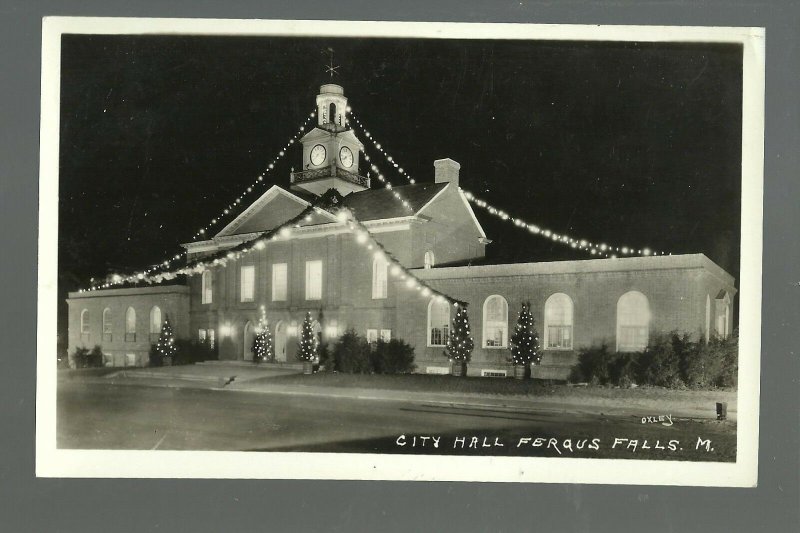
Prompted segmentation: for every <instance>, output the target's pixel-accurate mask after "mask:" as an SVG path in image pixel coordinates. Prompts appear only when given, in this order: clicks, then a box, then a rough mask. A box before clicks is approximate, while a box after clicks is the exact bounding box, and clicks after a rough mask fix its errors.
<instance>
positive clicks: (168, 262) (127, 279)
mask: <svg viewBox="0 0 800 533" xmlns="http://www.w3.org/2000/svg"><path fill="white" fill-rule="evenodd" d="M316 115H317V113H316V111H312V112H311V113H309V115H308V116H307V117H306V119H305V120H304V121H303V123H302V124H301V125H300V127H299V128H298V129H297V131H296V132H295V133H294V135H292V137H291V138H290V139H289V140H288V141H287V142H286V143H285V145H284V146H283V148H282V149H281V150H279V151H278V153H277V154H276V156H275V157H274V158H273V159H272V161H270V163H269V164H268V165H267V167H266V168H265V169H264V171H263V172H261V173H260V174H259V175H258V176H257V177H256V179H255V180H254V181H253V183H252V184H250V185H248V187H247V188H246V189H245V190H244V192H242V194H240V195H239V196H238V197H237V198H236V199H235V200H234V201H233V202H231V203H230V204H229V205H228V206H227V207H226V208H225V209H223V210H222V211H221V212H220V214H219V215H217V216H216V217H214V218H212V219H211V220H210V221H209V222H208V224H206V225H205V226H203V227H202V228H200V229H199V230H198V231H197V232H196V233H195V234H194V235H193V236H192V240H193V241H194V240H197V239H198V238H200V237H202V236H205V234H206V233H207V232H208V231H209V230H210V229H211V228H212V227H214V226H216V225H217V224H219V223H220V222H221V221H222V220H224V218H225V216H226V215H229V214H230V213H232V212H234V211H235V209H236V207H237V206H238V205H239V204H241V203H242V200H243V199H244V198H245V197H246V196H247V195H248V194H250V193H252V192H253V191H254V190H255V188H256V186H257V185H258V184H259V183H261V182H263V181H264V179H265V178H266V177H267V175H268V174H269V172H270V171H272V170H273V169H274V168H275V165H276V164H277V162H278V161H280V159H281V158H283V157H284V156H285V155H286V153H287V152H288V150H289V148H290V147H291V146H292V145H294V143H295V142H297V141H298V140H299V138H300V137H301V136H302V135H303V132H305V130H306V127H307V126H308V122H309V121H310V120H312V119H313V118H314V117H316ZM186 254H187V251H186V250H183V251H181V252H178V253H177V254H175V255H174V256H172V257H170V258H168V259H165V260H164V261H161V262H159V263H154V264H152V265H149V266H148V267H147V268H145V269H143V270H141V271H140V272H136V273H134V274H131V275H128V276H123V275H121V274H113V275H111V276H109V277H108V279H107V280H106V281H105V282H103V283H98V284H93V285H91V286H90V287H89V289H85V290H98V289H108V288H111V287H113V286H116V285H121V284H124V283H135V282H136V281H142V280H145V279H146V278H149V277H150V275H151V274H153V273H154V272H157V271H160V270H162V269H165V268H169V267H170V266H172V264H173V263H174V262H176V261H179V260H181V259H182V258H183V257H185V256H186ZM91 281H93V280H90V282H91ZM81 292H82V291H81Z"/></svg>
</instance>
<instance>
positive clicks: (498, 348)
mask: <svg viewBox="0 0 800 533" xmlns="http://www.w3.org/2000/svg"><path fill="white" fill-rule="evenodd" d="M483 349H484V350H508V346H484V347H483Z"/></svg>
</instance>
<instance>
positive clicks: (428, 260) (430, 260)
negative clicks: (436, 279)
mask: <svg viewBox="0 0 800 533" xmlns="http://www.w3.org/2000/svg"><path fill="white" fill-rule="evenodd" d="M424 263H425V268H432V267H434V266H436V259H435V258H434V256H433V252H432V251H431V250H428V251H427V252H425V259H424Z"/></svg>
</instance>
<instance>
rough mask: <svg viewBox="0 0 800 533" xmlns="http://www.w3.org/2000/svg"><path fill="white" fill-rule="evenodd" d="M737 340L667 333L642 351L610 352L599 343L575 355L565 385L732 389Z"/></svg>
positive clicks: (734, 376)
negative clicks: (568, 378) (596, 346)
mask: <svg viewBox="0 0 800 533" xmlns="http://www.w3.org/2000/svg"><path fill="white" fill-rule="evenodd" d="M738 340H739V339H738V336H737V335H736V334H734V335H732V336H730V337H728V338H727V339H719V338H714V339H711V340H710V341H709V342H708V343H706V342H705V341H699V342H698V341H692V340H691V339H690V338H689V336H688V335H685V334H684V335H679V334H677V333H671V334H669V335H660V336H657V337H656V338H655V339H653V340H652V342H651V343H650V345H649V346H648V347H647V349H646V350H644V351H643V352H612V351H610V350H609V348H608V346H607V345H605V344H604V345H602V346H600V347H599V348H588V349H584V350H581V351H580V352H579V353H578V364H577V365H576V366H575V367H574V368H573V370H572V374H571V376H570V381H572V382H573V383H576V382H589V383H592V384H594V385H615V386H619V387H630V386H632V385H653V386H659V387H669V388H685V387H690V388H709V387H735V386H736V373H737V370H738V352H739V342H738Z"/></svg>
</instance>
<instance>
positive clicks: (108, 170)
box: [59, 35, 742, 296]
mask: <svg viewBox="0 0 800 533" xmlns="http://www.w3.org/2000/svg"><path fill="white" fill-rule="evenodd" d="M328 47H332V48H333V49H334V50H335V56H334V62H335V63H336V64H338V65H340V68H339V69H338V72H339V73H340V74H339V75H337V76H336V77H334V79H333V80H332V81H333V82H334V83H338V84H340V85H342V86H343V87H344V89H345V95H346V96H347V97H348V98H349V103H350V105H351V106H352V108H353V111H354V112H355V113H356V115H357V116H358V118H359V119H360V120H361V121H362V122H363V123H364V124H365V125H366V127H367V129H368V130H369V131H370V133H372V134H373V135H374V136H375V138H376V139H377V141H378V142H380V143H381V144H382V145H383V147H384V148H385V149H387V150H388V152H389V153H390V154H391V155H392V156H393V157H394V158H395V160H396V161H397V162H399V163H400V165H401V166H403V167H404V168H405V169H406V170H407V171H408V172H409V174H411V175H412V176H414V177H415V178H416V179H417V181H418V182H426V181H432V180H433V161H434V159H439V158H443V157H450V158H452V159H455V160H456V161H458V162H460V163H461V185H462V187H464V188H465V189H466V190H469V191H471V192H473V193H475V194H476V195H477V196H479V197H481V198H482V199H484V200H487V201H488V202H490V203H491V204H493V205H495V206H496V207H498V208H501V209H504V210H505V211H507V212H508V213H509V214H510V215H512V216H518V217H520V218H522V219H524V220H526V221H527V222H530V223H534V224H538V225H540V226H542V227H547V228H550V229H551V230H553V231H554V232H558V233H567V234H569V235H570V236H572V237H577V238H587V239H589V240H593V241H595V242H607V243H609V244H613V245H629V246H634V247H637V248H642V247H645V246H647V247H650V248H652V249H656V250H665V251H669V252H672V253H696V252H702V253H704V254H706V255H707V256H709V257H710V258H711V259H712V260H713V261H715V262H717V263H718V264H719V265H720V266H722V267H723V268H724V269H726V270H727V271H728V272H730V273H731V274H732V275H734V276H737V277H738V270H739V268H738V263H739V224H740V190H741V189H740V180H741V172H740V167H741V91H742V80H741V77H742V67H741V63H742V52H741V48H740V47H739V46H738V45H721V44H705V43H697V44H648V43H582V42H553V41H549V42H547V41H539V42H535V41H469V40H460V41H446V40H399V39H336V38H325V39H317V38H314V39H311V38H272V37H270V38H252V37H195V36H191V37H187V36H181V37H175V36H86V35H67V36H64V38H63V43H62V67H61V73H62V82H61V83H62V93H61V109H62V111H61V144H60V150H61V152H60V178H59V187H60V190H59V196H60V210H59V232H60V233H59V289H60V295H61V296H66V295H65V294H64V293H65V291H67V290H75V289H77V288H79V287H85V286H87V285H88V284H89V278H90V277H95V278H98V279H99V278H103V277H104V276H106V275H107V274H109V273H112V272H123V273H125V272H131V271H135V270H137V269H141V268H143V267H145V266H147V265H149V264H151V263H155V262H159V261H161V260H163V259H164V258H166V257H169V256H172V255H174V254H175V253H177V252H178V251H180V248H179V247H178V244H179V243H181V242H187V241H189V240H191V237H192V235H193V234H194V233H195V232H196V231H197V230H198V229H199V228H200V227H202V226H204V225H206V224H207V223H208V222H209V220H210V219H211V218H212V217H214V216H216V215H217V214H218V213H219V212H220V211H221V210H222V209H223V208H224V207H225V206H226V205H228V204H229V203H230V202H231V201H232V200H233V199H235V198H236V197H237V196H238V195H239V194H241V193H242V192H243V191H244V189H245V188H246V187H247V186H248V185H249V184H251V183H252V182H253V180H254V179H255V177H256V176H258V174H259V173H261V172H262V171H263V170H264V169H265V168H266V165H267V164H268V163H269V162H270V161H271V160H272V159H273V158H274V156H275V155H276V153H277V152H278V150H280V149H281V148H282V147H283V146H284V145H285V144H286V142H287V141H288V140H289V138H291V136H292V134H293V133H294V132H295V131H296V130H297V128H298V127H299V125H300V124H301V123H302V121H303V120H304V119H305V118H306V117H307V116H308V114H309V113H310V112H311V111H312V110H313V109H314V107H315V100H314V99H315V96H316V94H317V92H318V89H319V85H320V84H321V83H327V82H330V81H331V78H330V77H329V76H328V75H326V74H325V72H324V70H325V69H324V65H325V64H326V63H327V61H328V56H327V55H326V54H324V53H323V50H325V49H326V48H328ZM361 140H362V142H364V144H365V145H366V147H367V152H368V153H369V154H370V155H371V156H376V157H374V161H375V162H376V163H377V164H378V166H379V167H381V169H382V170H384V171H385V173H386V175H387V177H388V178H389V179H390V180H391V181H392V182H393V183H394V184H396V185H400V184H405V181H404V180H403V178H402V177H401V176H399V175H396V174H393V173H391V172H388V170H389V165H388V164H387V163H385V161H383V160H382V158H381V157H380V155H379V154H378V153H377V152H376V151H375V150H374V149H371V145H370V143H369V141H368V140H367V139H365V138H363V137H362V139H361ZM301 166H302V163H301V161H300V147H299V145H297V144H296V145H294V146H293V147H292V149H291V151H290V152H289V153H288V154H287V157H284V158H283V159H282V160H281V161H280V162H279V163H278V164H277V166H276V168H275V170H273V171H272V172H270V173H269V174H268V175H267V176H268V178H267V179H266V180H265V181H264V182H263V189H261V190H260V191H256V192H254V193H253V194H251V195H248V197H247V200H248V201H243V202H242V204H241V205H242V209H244V207H246V206H247V205H248V204H249V203H250V201H252V200H255V199H256V198H257V197H258V196H259V195H260V192H263V191H265V190H266V189H267V188H269V187H270V186H271V185H273V184H277V185H281V186H283V187H287V188H288V182H289V177H288V175H289V171H290V168H291V167H295V169H299V168H300V167H301ZM361 170H362V174H363V173H364V171H365V170H366V166H365V163H364V162H363V161H362V164H361ZM373 183H374V184H378V183H379V182H378V181H377V180H373ZM373 186H376V185H373ZM474 209H475V212H476V214H477V216H478V218H479V220H480V221H481V223H482V224H483V226H484V229H485V230H486V233H487V235H488V237H489V238H490V239H493V241H494V242H493V244H491V245H489V247H488V248H487V254H488V256H489V259H490V260H491V261H493V262H518V261H551V260H561V259H588V258H591V256H589V255H588V254H587V253H585V252H579V251H575V250H572V249H570V248H568V247H565V246H563V245H561V244H555V243H552V242H550V241H548V240H547V239H544V238H541V237H537V236H534V235H531V234H529V233H528V232H527V231H525V230H521V229H518V228H516V227H514V226H513V225H512V224H510V223H509V222H503V221H500V220H499V219H497V218H495V217H493V216H492V215H489V214H488V213H486V212H485V211H483V210H481V209H480V208H477V207H475V208H474ZM236 214H238V213H232V214H231V216H230V218H229V219H228V221H229V220H232V218H233V217H235V215H236ZM225 223H226V221H223V222H222V223H221V224H220V225H218V226H217V228H218V229H221V228H222V227H224V224H225Z"/></svg>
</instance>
